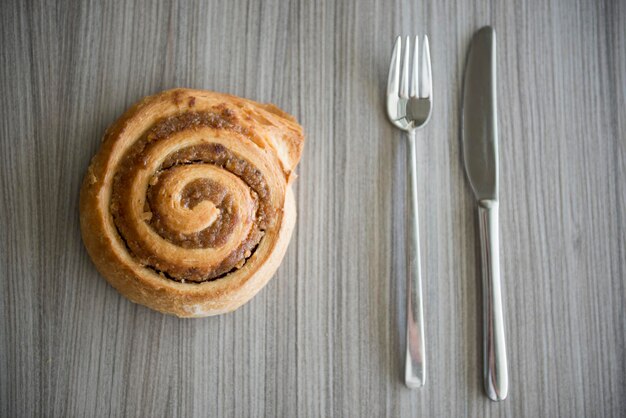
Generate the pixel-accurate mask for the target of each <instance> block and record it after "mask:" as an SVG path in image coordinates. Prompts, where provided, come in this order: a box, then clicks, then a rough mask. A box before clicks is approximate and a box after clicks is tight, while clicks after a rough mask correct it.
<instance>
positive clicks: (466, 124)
mask: <svg viewBox="0 0 626 418" xmlns="http://www.w3.org/2000/svg"><path fill="white" fill-rule="evenodd" d="M462 103H463V104H462V110H461V137H462V139H461V142H462V144H463V159H464V162H465V172H466V173H467V178H468V179H469V183H470V185H471V187H472V190H473V191H474V195H475V196H476V200H477V202H478V222H479V229H480V251H481V259H482V286H483V344H484V347H483V350H484V352H483V369H484V384H485V391H486V392H487V396H489V398H490V399H491V400H494V401H501V400H504V399H505V398H506V396H507V394H508V391H509V376H508V370H507V369H508V367H507V360H506V348H505V342H504V318H503V314H502V297H501V295H500V243H499V237H498V235H499V233H498V123H497V112H496V33H495V31H494V29H493V28H492V27H490V26H485V27H483V28H481V29H480V30H478V31H477V32H476V33H475V34H474V36H473V38H472V42H471V44H470V48H469V52H468V54H467V62H466V64H465V77H464V81H463V101H462Z"/></svg>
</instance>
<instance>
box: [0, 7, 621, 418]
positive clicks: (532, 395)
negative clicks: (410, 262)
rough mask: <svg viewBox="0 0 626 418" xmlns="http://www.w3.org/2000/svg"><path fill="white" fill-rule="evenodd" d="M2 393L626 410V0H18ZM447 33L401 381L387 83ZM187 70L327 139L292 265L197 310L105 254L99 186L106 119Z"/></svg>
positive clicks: (81, 410) (415, 410)
mask: <svg viewBox="0 0 626 418" xmlns="http://www.w3.org/2000/svg"><path fill="white" fill-rule="evenodd" d="M0 23H1V25H0V33H1V40H0V45H2V48H1V50H0V55H1V57H2V65H1V66H0V91H1V92H2V94H1V95H0V111H1V121H2V124H1V126H0V129H1V131H0V132H1V141H0V147H1V148H0V151H1V155H2V156H3V163H2V164H1V165H0V176H1V177H0V181H1V185H2V195H3V197H2V204H1V206H0V215H1V216H0V223H1V225H2V230H1V232H2V233H1V234H0V237H1V238H0V257H1V258H0V260H1V266H0V267H1V270H0V271H1V273H0V286H1V287H0V289H2V290H1V291H0V416H6V417H18V416H19V417H22V416H24V417H29V416H59V417H66V416H246V417H253V416H270V417H273V416H281V417H283V416H284V417H294V416H302V417H319V416H328V417H330V416H337V417H356V416H363V417H365V416H372V417H381V416H484V417H488V416H494V417H495V416H516V417H521V416H528V417H536V416H563V417H579V416H580V417H583V416H584V417H596V416H597V417H608V416H624V415H626V340H625V338H626V337H625V336H626V307H625V306H626V285H625V281H626V3H624V2H621V1H618V0H614V1H610V0H606V1H592V0H574V1H565V0H547V1H540V0H531V1H527V2H519V1H513V0H507V1H469V0H467V1H455V0H441V1H436V2H415V1H394V2H376V1H359V2H358V3H357V1H356V0H353V1H347V0H346V1H337V2H330V1H329V2H318V1H310V2H309V1H280V2H279V1H252V0H235V1H229V2H203V1H193V2H184V3H182V4H178V3H176V2H147V1H146V2H142V1H120V2H97V1H84V2H65V1H60V2H37V1H15V0H13V1H3V2H2V5H1V6H0ZM489 23H490V24H492V25H493V26H495V28H496V30H497V32H498V48H499V49H498V52H499V56H498V63H497V66H498V67H497V70H498V77H499V85H498V95H499V104H500V106H499V111H500V114H499V122H500V133H501V142H500V158H501V203H500V221H501V247H502V250H501V251H502V254H501V262H502V277H503V286H504V288H503V292H504V298H505V301H504V303H505V308H506V323H507V338H508V349H509V361H510V378H511V392H510V395H509V399H508V400H506V401H505V402H503V403H499V404H496V403H492V402H489V401H488V400H487V399H486V397H485V396H484V395H483V393H482V388H481V372H480V370H481V364H480V362H481V360H480V353H481V351H480V350H481V346H480V345H481V341H482V337H481V326H480V286H479V280H480V276H479V269H478V267H479V266H478V253H477V246H476V244H477V229H476V219H475V215H476V214H475V209H474V202H473V198H472V195H471V192H470V189H469V187H468V185H467V182H466V180H465V178H464V172H463V167H462V163H461V158H460V146H459V145H460V144H459V138H458V129H459V113H458V109H459V92H460V85H461V77H462V68H463V64H464V57H465V53H466V49H467V46H468V43H469V39H470V37H471V35H472V32H473V31H474V30H475V29H477V28H478V27H480V26H481V25H484V24H489ZM400 33H405V34H421V33H428V34H429V36H430V39H431V52H432V58H433V72H434V77H435V78H434V89H435V95H436V96H435V99H436V102H435V109H434V114H433V118H432V120H431V122H430V123H429V125H428V127H427V128H426V129H425V130H424V131H423V133H422V134H421V137H420V138H419V142H418V147H417V148H418V156H417V158H418V161H417V162H418V176H419V179H420V180H419V198H420V211H421V219H420V224H421V239H422V262H423V269H424V277H425V283H424V292H425V294H426V296H427V298H426V304H425V314H426V324H427V330H426V334H427V349H428V353H427V356H428V362H429V376H428V383H427V386H425V387H424V388H423V389H421V390H419V391H409V390H407V389H405V388H404V387H403V385H402V381H401V370H402V364H403V349H402V347H403V343H404V335H403V329H404V279H403V272H404V268H403V251H404V245H403V244H402V237H403V232H404V224H403V213H404V212H403V210H404V204H403V201H404V187H405V166H404V164H405V158H404V149H405V144H404V142H403V138H402V137H401V135H400V133H399V132H397V131H395V130H394V129H393V128H392V127H391V125H390V124H389V123H388V122H387V121H386V118H385V114H384V111H383V105H382V95H383V86H384V84H385V80H386V70H387V65H388V58H389V55H390V50H391V46H392V43H393V39H394V36H395V35H396V34H400ZM175 86H185V87H192V88H206V89H212V90H217V91H221V92H227V93H233V94H237V95H241V96H245V97H249V98H251V99H255V100H259V101H264V102H272V103H275V104H277V105H279V106H280V107H282V108H284V109H285V110H287V111H289V112H292V113H293V114H295V115H296V116H297V117H298V119H299V120H300V121H301V123H302V124H303V125H304V127H305V130H306V132H307V137H308V143H307V145H306V147H305V154H304V158H303V160H302V163H301V166H300V168H299V174H300V177H299V179H298V181H297V200H298V207H299V221H298V225H297V229H296V232H295V234H294V237H293V240H292V243H291V246H290V248H289V251H288V253H287V256H286V258H285V261H284V263H283V265H282V266H281V268H280V269H279V273H278V274H277V276H276V277H275V278H274V279H273V280H272V281H271V282H270V284H269V285H268V286H267V287H266V288H265V289H264V290H263V291H262V292H261V293H260V294H259V295H258V296H257V297H256V298H255V299H254V300H253V301H252V302H251V303H249V304H247V305H245V306H244V307H243V308H241V309H240V310H238V311H236V312H235V313H232V314H229V315H225V316H221V317H216V318H209V319H204V320H181V319H177V318H173V317H168V316H163V315H161V314H158V313H156V312H152V311H150V310H148V309H146V308H143V307H140V306H136V305H133V304H131V303H130V302H128V301H127V300H125V299H124V298H122V297H121V296H119V295H118V294H117V293H116V292H115V291H114V290H113V289H112V288H111V287H110V286H108V285H107V284H106V282H105V281H104V280H103V279H102V278H101V277H100V276H99V275H98V274H97V272H96V270H95V268H94V266H93V265H92V263H91V261H90V259H89V257H88V255H87V253H86V251H85V249H84V248H83V245H82V243H81V239H80V233H79V225H78V210H77V203H78V191H79V186H80V182H81V179H82V176H83V174H84V171H85V169H86V167H87V164H88V162H89V159H90V157H91V156H92V155H93V154H94V152H95V151H96V149H97V148H98V145H99V140H100V137H101V135H102V134H103V132H104V130H105V128H106V126H107V125H108V124H110V123H111V122H113V121H114V120H115V119H116V118H117V117H118V116H119V115H120V114H121V113H122V112H123V111H124V110H125V109H126V108H127V107H128V106H129V105H130V104H132V103H133V102H135V101H136V100H138V99H139V98H141V97H142V96H144V95H147V94H152V93H154V92H157V91H159V90H162V89H166V88H171V87H175Z"/></svg>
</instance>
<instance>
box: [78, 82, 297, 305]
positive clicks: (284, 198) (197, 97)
mask: <svg viewBox="0 0 626 418" xmlns="http://www.w3.org/2000/svg"><path fill="white" fill-rule="evenodd" d="M181 115H183V117H184V118H185V119H184V121H186V120H189V121H191V122H189V123H187V122H184V121H183V122H184V123H187V124H186V125H185V124H184V123H183V122H181V120H182V119H180V118H181ZM207 115H208V116H207ZM214 115H215V117H213V116H214ZM220 115H221V116H220ZM168 118H178V119H171V120H174V121H175V122H176V121H177V123H178V125H176V126H175V127H174V128H171V126H174V125H175V124H174V123H171V120H170V119H168ZM220 118H222V119H223V120H222V119H220ZM207 120H208V121H209V122H205V123H203V122H202V121H207ZM212 121H213V122H212ZM181 123H183V124H182V125H181ZM159 124H161V125H163V126H165V128H163V129H161V131H163V132H165V134H163V135H162V136H159V135H158V134H155V133H154V129H153V130H152V131H151V130H150V129H151V128H154V127H155V126H157V127H158V126H160V125H159ZM170 128H171V129H170ZM168 129H169V130H168ZM161 131H160V132H161ZM139 141H144V142H145V144H146V145H143V144H142V145H141V146H139V148H140V149H139V151H137V152H135V151H132V150H131V148H132V147H133V145H135V148H137V143H138V142H139ZM303 144H304V137H303V133H302V127H301V126H300V125H299V124H298V123H297V122H296V121H295V119H294V118H293V117H291V116H290V115H288V114H286V113H284V112H283V111H281V110H280V109H278V108H276V107H275V106H273V105H265V104H259V103H256V102H253V101H250V100H246V99H241V98H238V97H234V96H229V95H225V94H220V93H213V92H209V91H202V90H189V89H175V90H169V91H165V92H162V93H159V94H157V95H154V96H150V97H146V98H144V99H143V100H141V101H140V102H139V103H137V104H135V105H134V106H132V107H131V108H130V109H129V110H128V111H127V112H126V113H124V115H122V117H120V119H118V120H117V121H116V122H115V123H114V124H113V125H112V126H111V127H109V129H107V131H106V133H105V136H104V139H103V142H102V145H101V148H100V150H99V151H98V153H97V154H96V155H95V156H94V158H93V159H92V161H91V164H90V165H89V168H88V169H87V173H86V175H85V178H84V180H83V185H82V188H81V196H80V223H81V230H82V235H83V241H84V242H85V246H86V247H87V250H88V252H89V254H90V256H91V258H92V259H93V261H94V263H95V265H96V267H97V268H98V270H99V271H100V272H101V273H102V275H103V276H104V277H105V278H106V279H107V280H108V281H109V283H111V285H112V286H113V287H115V288H116V289H117V290H118V291H119V292H120V293H122V294H123V295H124V296H126V297H128V298H129V299H130V300H132V301H133V302H136V303H140V304H142V305H145V306H148V307H150V308H153V309H156V310H158V311H161V312H164V313H170V314H175V315H178V316H181V317H202V316H209V315H216V314H220V313H224V312H229V311H232V310H234V309H236V308H238V307H239V306H241V305H242V304H244V303H245V302H246V301H248V300H249V299H250V298H252V297H253V296H254V295H255V294H256V293H257V292H258V291H259V290H260V289H261V288H262V287H263V286H264V285H265V284H266V283H267V281H269V279H270V278H271V277H272V275H273V274H274V272H275V270H276V269H277V268H278V265H279V264H280V262H281V260H282V258H283V256H284V253H285V251H286V249H287V245H288V243H289V239H290V237H291V232H292V230H293V227H294V224H295V214H296V211H295V200H294V197H293V192H292V191H291V187H290V179H291V178H292V173H293V170H294V169H295V167H296V165H297V164H298V161H299V160H300V155H301V153H302V146H303ZM206 146H213V147H216V148H215V149H218V150H223V149H226V150H228V152H230V154H229V153H226V154H224V155H226V156H227V157H228V158H226V159H224V160H223V161H221V160H219V159H215V158H214V159H211V158H213V157H211V155H209V154H207V155H209V156H206V155H205V154H202V153H196V154H197V155H200V157H194V158H198V159H200V160H199V161H196V160H191V159H190V158H191V157H189V156H188V155H187V154H189V152H188V150H189V149H190V147H200V148H201V147H206ZM133 152H135V154H136V155H135V154H133ZM196 154H193V155H196ZM172 155H174V156H177V155H178V156H183V157H180V158H179V159H178V160H176V158H174V157H171V156H172ZM232 155H235V156H237V158H235V157H232ZM168 157H170V158H169V160H167V158H168ZM184 158H187V159H184ZM202 158H204V160H202ZM233 158H234V161H235V163H232V161H233ZM166 160H167V161H173V163H171V164H172V166H174V168H175V169H176V171H174V170H172V171H171V172H170V173H168V175H167V176H165V175H164V176H162V178H168V179H169V178H173V180H170V181H169V183H171V186H168V187H171V188H173V189H164V190H166V191H170V192H171V191H172V190H174V192H172V193H170V194H167V193H166V192H165V191H164V192H162V193H160V194H157V193H154V192H153V193H152V194H151V195H150V196H151V198H150V199H151V200H149V199H148V198H146V195H147V194H148V190H150V187H152V185H153V184H154V183H156V182H157V181H158V178H159V174H160V173H163V172H164V170H168V169H169V168H168V167H169V166H164V165H163V164H164V161H166ZM237 161H239V162H240V164H239V165H237V163H236V162H237ZM168 164H170V163H168ZM208 166H210V167H208ZM125 167H126V168H125ZM124 170H126V171H124ZM244 172H245V174H244ZM246 175H247V176H248V177H246ZM194 176H195V177H194ZM238 176H239V177H240V178H238ZM120 177H122V178H123V180H120ZM205 177H209V178H211V180H210V181H198V180H197V179H199V178H200V179H204V178H205ZM241 178H243V179H244V180H241ZM194 179H196V180H195V183H193V181H194ZM255 179H258V182H257V181H256V180H255ZM123 181H126V182H127V183H123ZM246 181H247V183H246ZM214 182H222V186H224V187H226V186H227V187H230V188H232V187H235V188H236V189H241V190H238V191H231V190H229V191H228V193H230V195H228V196H227V197H228V199H231V200H232V202H234V203H232V202H230V201H229V205H226V206H220V207H222V210H225V209H224V208H225V207H228V211H229V212H230V211H231V207H232V208H234V209H232V210H233V211H234V212H235V214H234V215H232V216H230V217H228V216H224V217H223V219H222V221H223V222H233V223H234V224H233V225H231V226H229V228H222V229H219V230H220V231H226V232H224V233H225V234H227V235H226V237H225V238H223V237H219V239H213V238H214V237H213V238H211V239H212V240H205V241H202V240H196V241H194V244H193V245H192V246H193V248H189V247H185V248H183V247H184V246H181V244H180V242H178V241H175V243H172V242H171V241H168V239H167V235H163V234H162V232H161V235H159V233H160V232H159V230H158V229H155V228H154V225H152V226H151V225H150V223H149V222H150V219H151V218H152V216H153V214H152V211H155V210H157V209H154V208H152V207H149V204H153V205H154V206H158V207H159V208H160V210H164V211H168V210H171V211H174V212H172V213H174V214H175V216H173V215H172V216H170V218H172V219H173V220H171V221H170V222H173V223H172V225H174V227H175V228H182V229H183V230H184V232H185V233H195V232H194V231H195V230H196V229H201V228H204V227H205V226H206V225H211V224H212V223H213V222H219V219H220V217H219V216H220V212H219V210H218V209H216V206H215V205H213V204H212V203H211V202H205V203H206V204H207V206H206V207H205V206H201V207H200V209H202V211H201V212H202V213H201V214H202V216H203V218H202V219H200V220H198V216H195V215H197V214H199V213H200V211H196V212H195V213H192V212H193V209H194V208H193V207H190V206H188V202H192V204H193V205H196V204H198V205H201V204H203V203H198V202H197V201H200V200H203V199H210V198H208V197H207V196H211V194H210V193H209V192H206V193H204V194H203V192H202V191H201V190H200V191H199V192H198V193H196V194H195V195H194V196H195V197H192V198H188V199H187V200H185V201H184V204H182V205H181V203H180V202H179V201H180V200H181V199H180V194H176V193H175V192H176V191H180V190H182V189H183V188H184V187H187V186H186V184H187V183H189V184H191V183H193V187H192V188H191V189H190V190H191V192H190V193H195V192H196V189H198V190H199V189H200V188H202V187H209V186H210V185H212V184H213V183H214ZM255 182H256V183H255ZM169 183H168V184H169ZM248 183H252V184H256V185H257V190H253V189H251V191H247V190H246V188H247V186H248V185H249V184H248ZM116 184H117V186H115V185H116ZM119 184H123V185H124V187H121V186H119ZM128 185H132V187H126V186H128ZM207 185H209V186H207ZM214 186H215V185H214ZM222 186H219V187H218V186H215V187H214V188H213V189H212V190H213V191H215V190H217V192H219V193H221V194H220V196H222V197H223V196H224V193H223V192H222V191H221V190H222V188H223V187H222ZM115 187H117V189H115ZM164 187H165V186H164ZM212 187H213V186H212ZM259 187H260V188H261V189H262V190H261V192H259V190H258V188H259ZM266 189H267V190H266ZM120 190H122V192H120ZM217 192H216V193H217ZM207 193H208V194H207ZM112 195H113V196H116V197H115V199H116V200H112ZM120 196H121V197H120ZM154 196H157V197H154ZM155 199H163V202H158V203H159V204H158V205H157V204H155V203H154V200H155ZM177 199H178V200H177ZM194 199H195V200H194ZM259 199H261V200H259ZM263 199H265V200H263ZM112 201H114V203H115V205H114V206H113V209H114V210H112ZM118 201H121V202H122V203H118ZM259 202H260V203H259ZM118 205H122V206H123V208H124V210H123V211H122V212H121V214H120V213H118V212H119V210H118V211H117V212H116V210H115V209H117V208H118ZM263 205H266V206H265V209H264V210H265V212H263V211H262V210H259V209H258V208H259V207H263ZM163 208H165V209H163ZM205 209H206V210H205ZM176 211H178V212H176ZM255 211H256V212H255ZM259 213H260V214H261V215H259ZM207 214H208V215H207ZM268 214H269V215H268ZM162 215H163V216H164V219H165V220H166V221H167V220H168V219H169V218H167V216H166V215H167V213H165V214H162ZM224 215H225V213H224ZM155 216H156V215H155ZM259 216H260V217H259ZM121 218H124V219H122V221H120V219H121ZM266 218H269V219H266ZM216 219H217V220H216ZM124 222H126V223H130V224H131V226H132V228H134V229H133V231H135V232H134V233H135V235H130V237H132V242H128V241H126V240H127V239H128V236H122V235H123V234H124V233H125V232H124V231H126V229H125V225H126V224H125V223H124ZM170 227H171V225H170ZM120 228H121V229H120ZM194 228H195V229H194ZM207 228H208V227H207ZM216 230H217V229H216ZM137 231H138V232H137ZM190 231H191V232H190ZM255 231H256V232H255ZM168 233H169V232H168ZM254 234H257V235H254ZM259 234H261V236H262V238H260V241H258V240H257V241H258V245H256V242H257V241H250V242H253V243H255V245H256V246H255V247H254V249H253V250H252V251H249V248H251V247H250V245H248V247H245V245H244V246H243V247H240V242H244V244H245V242H247V241H246V239H249V237H251V236H256V237H257V238H258V237H259ZM162 235H163V236H162ZM164 236H165V238H164ZM181 236H182V235H181ZM170 238H171V236H170ZM137 242H139V243H137ZM203 243H204V244H206V243H209V244H210V245H209V244H207V245H206V246H207V248H204V247H203ZM216 243H218V244H219V246H218V245H217V244H216ZM224 243H226V244H224ZM222 244H224V247H226V249H224V248H221V247H220V246H221V245H222ZM141 245H143V246H144V247H141V248H142V251H143V249H146V251H147V253H146V254H147V256H144V257H141V256H140V255H139V253H137V254H135V253H134V252H133V249H135V250H136V251H139V249H138V248H140V247H137V246H141ZM209 247H210V248H209ZM241 248H244V250H245V251H244V250H241ZM237 251H239V252H237ZM244 253H245V254H244ZM232 254H235V256H237V257H239V258H234V259H233V260H235V261H233V263H236V267H235V269H233V270H231V271H230V272H227V273H225V274H224V275H222V276H219V277H213V276H210V275H209V276H206V277H205V275H206V274H209V273H206V272H212V271H219V270H212V268H213V267H215V266H216V265H218V264H216V263H219V262H222V261H223V258H224V257H225V256H226V255H229V256H232ZM244 255H245V258H242V257H244ZM164 260H165V261H167V262H165V261H164ZM152 261H154V262H152ZM168 263H169V264H168ZM172 263H173V264H172ZM178 264H180V265H182V266H185V265H186V266H187V267H186V268H180V269H178V268H176V267H178V266H177V265H178ZM221 265H223V263H222V264H221ZM227 265H228V264H227ZM155 266H166V267H172V266H173V267H172V274H168V271H167V270H166V271H165V272H163V271H159V269H157V268H156V267H155ZM197 266H198V268H195V267H197ZM202 268H205V269H204V270H202ZM229 268H230V267H229ZM181 272H183V273H184V274H187V273H188V272H192V273H194V274H195V275H194V274H191V273H189V274H190V275H188V276H187V275H184V274H183V273H181ZM203 272H205V273H203ZM181 274H183V275H181ZM203 277H205V278H206V280H205V279H203ZM186 278H192V280H194V281H195V282H190V281H189V280H185V279H186Z"/></svg>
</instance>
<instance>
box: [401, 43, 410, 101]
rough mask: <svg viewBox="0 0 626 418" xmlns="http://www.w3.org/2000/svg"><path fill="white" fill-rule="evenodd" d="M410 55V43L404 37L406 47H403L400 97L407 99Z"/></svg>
mask: <svg viewBox="0 0 626 418" xmlns="http://www.w3.org/2000/svg"><path fill="white" fill-rule="evenodd" d="M410 55H411V41H410V38H409V37H408V36H407V37H406V46H405V47H404V63H403V65H402V75H401V76H400V97H402V98H405V99H408V98H409V75H410V74H409V56H410Z"/></svg>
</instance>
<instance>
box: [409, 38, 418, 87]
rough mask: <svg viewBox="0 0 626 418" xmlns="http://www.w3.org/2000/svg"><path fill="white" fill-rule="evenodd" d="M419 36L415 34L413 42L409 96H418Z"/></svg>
mask: <svg viewBox="0 0 626 418" xmlns="http://www.w3.org/2000/svg"><path fill="white" fill-rule="evenodd" d="M418 52H419V36H416V37H415V39H414V42H413V64H412V65H411V81H410V85H411V87H410V88H409V97H417V96H418V94H419V93H418V91H417V90H418V84H417V83H418V78H417V76H418V74H419V71H418V70H419V68H418V66H417V65H418V57H419V54H418Z"/></svg>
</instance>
